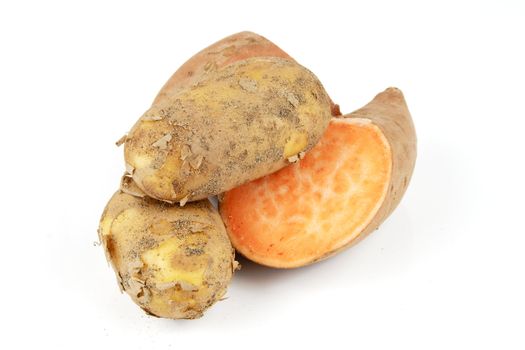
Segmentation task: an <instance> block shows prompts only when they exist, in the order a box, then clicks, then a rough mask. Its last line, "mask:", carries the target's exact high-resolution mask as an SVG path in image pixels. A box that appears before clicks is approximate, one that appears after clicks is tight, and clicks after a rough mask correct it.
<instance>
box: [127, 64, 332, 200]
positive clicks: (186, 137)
mask: <svg viewBox="0 0 525 350" xmlns="http://www.w3.org/2000/svg"><path fill="white" fill-rule="evenodd" d="M330 119H331V101H330V98H329V97H328V95H327V94H326V92H325V90H324V88H323V86H322V85H321V83H320V82H319V80H318V79H317V78H316V77H315V76H314V75H313V74H312V73H311V72H310V71H309V70H307V69H306V68H304V67H302V66H301V65H299V64H297V63H295V62H293V61H291V60H287V59H282V58H277V57H253V58H250V59H246V60H242V61H237V62H235V63H232V64H230V65H228V66H226V67H224V68H222V69H219V70H217V71H216V72H214V73H213V74H209V75H207V76H206V77H205V78H203V79H202V80H200V81H199V82H198V83H197V84H196V85H193V86H190V87H188V88H186V89H183V90H181V91H179V92H177V93H175V94H174V95H173V96H170V97H169V98H167V99H165V100H163V101H162V102H161V103H157V104H154V105H153V106H152V107H151V108H150V109H149V110H148V111H147V112H146V113H145V114H144V115H143V116H142V117H141V118H140V119H139V121H138V122H137V123H136V124H135V126H134V127H133V128H132V130H131V131H130V133H129V135H128V137H127V138H126V141H125V151H124V154H125V159H126V164H127V168H128V172H129V173H130V174H132V176H133V179H134V181H135V182H136V184H137V186H138V187H140V188H141V189H142V190H143V191H144V192H145V193H146V194H147V195H148V196H150V197H153V198H156V199H160V200H164V201H168V202H179V201H180V202H182V203H185V202H186V201H193V200H198V199H203V198H206V197H208V196H211V195H217V194H219V193H222V192H225V191H227V190H229V189H232V188H234V187H236V186H239V185H241V184H243V183H245V182H247V181H251V180H254V179H256V178H259V177H262V176H264V175H267V174H270V173H272V172H275V171H277V170H279V169H281V168H282V167H284V166H286V165H288V164H289V163H290V162H293V161H296V160H297V159H298V158H299V156H300V155H302V154H303V152H306V151H308V150H309V149H310V148H312V147H313V146H314V145H315V144H316V143H317V142H318V141H319V139H320V138H321V136H322V134H323V132H324V131H325V129H326V127H327V126H328V123H329V121H330Z"/></svg>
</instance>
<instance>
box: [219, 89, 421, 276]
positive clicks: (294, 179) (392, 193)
mask: <svg viewBox="0 0 525 350" xmlns="http://www.w3.org/2000/svg"><path fill="white" fill-rule="evenodd" d="M415 158H416V135H415V131H414V126H413V124H412V120H411V117H410V114H409V112H408V109H407V107H406V104H405V101H404V99H403V95H402V93H401V91H399V90H398V89H395V88H389V89H387V90H386V91H384V92H383V93H381V94H379V95H377V96H376V97H375V98H374V100H373V101H372V102H370V103H369V104H368V105H366V106H365V107H363V108H361V109H360V110H358V111H355V112H354V113H352V114H350V115H347V116H345V117H343V118H334V119H333V120H332V121H331V123H330V126H329V127H328V129H327V131H326V133H325V134H324V136H323V138H322V139H321V140H320V142H319V143H318V144H317V145H316V146H315V147H314V148H313V149H312V150H311V151H310V152H308V153H306V156H305V157H304V159H302V160H301V161H299V162H298V163H296V164H293V165H290V166H288V167H286V168H283V169H281V170H280V171H278V172H276V173H273V174H271V175H268V176H265V177H263V178H261V179H257V180H255V181H253V182H250V183H247V184H244V185H242V186H240V187H238V188H235V189H233V190H230V191H228V192H226V193H225V194H223V195H222V196H221V198H220V212H221V215H222V218H223V221H224V223H225V225H226V229H227V231H228V234H229V236H230V239H231V241H232V244H233V245H234V247H235V248H236V249H237V250H238V251H239V252H240V253H241V254H243V255H245V256H246V257H247V258H248V259H251V260H253V261H255V262H258V263H260V264H263V265H267V266H271V267H277V268H292V267H299V266H304V265H307V264H310V263H313V262H315V261H319V260H322V259H324V258H327V257H328V256H331V255H333V254H335V253H337V252H338V251H340V250H342V249H344V248H347V247H349V246H350V245H352V244H355V243H356V242H358V241H359V240H360V239H362V238H363V237H365V236H366V235H367V234H368V233H370V232H371V231H373V230H374V229H376V228H377V227H378V226H379V225H380V224H381V223H382V222H383V221H384V220H385V219H386V218H387V217H388V215H389V214H390V213H391V212H392V211H393V210H394V208H395V207H396V206H397V204H398V203H399V201H400V199H401V197H402V196H403V194H404V192H405V190H406V188H407V186H408V183H409V181H410V177H411V174H412V171H413V168H414V164H415ZM297 203H300V205H297Z"/></svg>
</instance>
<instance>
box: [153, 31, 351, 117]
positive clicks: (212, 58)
mask: <svg viewBox="0 0 525 350" xmlns="http://www.w3.org/2000/svg"><path fill="white" fill-rule="evenodd" d="M252 57H279V58H283V59H288V60H291V61H294V62H295V60H294V59H293V58H292V57H290V56H289V55H288V54H287V53H286V52H284V51H283V50H282V49H281V48H280V47H278V46H277V45H275V44H274V43H273V42H271V41H270V40H268V39H266V38H265V37H263V36H261V35H258V34H255V33H252V32H240V33H237V34H233V35H230V36H228V37H226V38H224V39H222V40H219V41H218V42H216V43H214V44H212V45H210V46H208V47H207V48H205V49H204V50H202V51H200V52H199V53H197V54H195V55H194V56H193V57H191V58H190V59H189V60H188V61H186V62H185V63H184V64H183V65H182V66H181V67H180V68H179V69H177V71H176V72H175V73H174V74H173V75H172V76H171V77H170V79H169V80H168V81H167V82H166V84H164V86H163V87H162V89H161V90H160V92H159V93H158V95H157V97H156V98H155V101H154V102H153V104H157V103H162V102H163V101H165V100H166V99H169V98H170V96H173V95H175V94H176V93H177V92H178V91H180V90H182V89H185V88H187V87H190V86H192V85H195V84H196V83H197V82H198V81H199V80H201V79H203V78H204V77H206V76H207V75H209V74H212V73H213V72H215V71H216V70H217V69H220V68H223V67H225V66H227V65H229V64H231V63H235V62H237V61H240V60H245V59H248V58H252ZM330 104H331V110H332V115H333V116H338V115H341V112H340V111H339V106H338V105H336V104H334V103H333V102H332V101H331V100H330Z"/></svg>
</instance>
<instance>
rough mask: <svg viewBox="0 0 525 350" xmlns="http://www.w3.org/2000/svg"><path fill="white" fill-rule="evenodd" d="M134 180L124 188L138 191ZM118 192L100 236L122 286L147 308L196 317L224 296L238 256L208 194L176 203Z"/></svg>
mask: <svg viewBox="0 0 525 350" xmlns="http://www.w3.org/2000/svg"><path fill="white" fill-rule="evenodd" d="M133 187H134V185H133V183H132V182H129V181H124V182H123V187H122V188H123V191H125V192H128V193H134V194H138V195H140V190H138V189H136V188H135V189H134V188H133ZM128 193H124V192H121V191H119V192H117V193H115V195H113V197H112V198H111V200H110V201H109V203H108V204H107V206H106V209H105V210H104V213H103V215H102V219H101V221H100V228H99V236H100V241H101V242H102V244H103V246H104V248H105V252H106V256H107V258H108V261H109V262H110V263H111V265H112V266H113V268H114V270H115V273H116V275H117V280H118V282H119V286H120V288H121V290H123V291H125V292H126V293H127V294H129V296H130V297H131V298H132V299H133V301H134V302H135V303H137V304H138V305H139V306H140V307H141V308H142V309H143V310H144V311H146V312H147V313H148V314H151V315H154V316H158V317H165V318H197V317H200V316H201V315H202V313H203V311H204V310H205V309H206V308H208V307H209V306H211V305H212V304H213V303H215V302H216V301H217V300H219V299H220V298H222V296H223V295H224V293H225V292H226V288H227V286H228V283H229V281H230V279H231V278H232V273H233V269H234V266H235V264H236V262H235V261H234V251H233V249H232V246H231V244H230V241H229V240H228V236H227V234H226V231H225V228H224V225H223V223H222V221H221V219H220V216H219V214H218V213H217V211H216V209H215V208H213V207H212V205H211V204H210V202H209V201H208V200H202V201H198V202H193V203H190V204H188V205H186V206H185V207H184V208H180V207H179V206H178V205H170V204H167V203H163V202H159V201H156V200H154V199H150V198H147V197H144V198H139V197H136V196H133V195H131V194H128Z"/></svg>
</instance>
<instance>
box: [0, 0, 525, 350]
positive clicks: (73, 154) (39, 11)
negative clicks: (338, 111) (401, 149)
mask: <svg viewBox="0 0 525 350" xmlns="http://www.w3.org/2000/svg"><path fill="white" fill-rule="evenodd" d="M364 3H365V2H363V4H361V5H357V4H352V3H350V2H343V1H341V2H340V3H335V2H333V3H332V2H330V1H317V2H313V3H310V4H308V3H307V2H305V1H297V2H295V1H289V2H285V1H275V2H274V1H268V0H265V1H260V2H258V3H255V2H253V3H252V2H249V1H243V2H240V3H238V4H234V3H230V2H227V1H210V2H206V3H204V2H198V1H186V2H184V1H179V2H175V1H171V2H168V1H167V2H156V1H147V2H143V3H142V4H141V5H139V4H137V3H134V2H130V1H122V2H110V1H99V2H96V1H86V2H85V3H80V2H76V3H75V2H73V1H64V2H62V3H59V2H56V1H34V2H28V1H16V2H15V1H12V2H7V1H2V2H1V3H0V63H1V64H0V146H1V147H0V152H1V153H0V159H1V163H0V167H1V172H0V184H1V186H2V187H1V189H0V194H1V197H0V198H1V202H0V203H1V204H0V205H1V211H0V213H1V214H0V216H1V226H0V227H1V229H0V233H1V235H2V236H1V240H0V242H1V247H2V249H1V253H0V259H1V260H0V262H1V266H2V273H1V276H2V282H1V288H0V296H1V300H2V309H1V312H0V318H1V320H2V321H3V326H2V332H1V333H2V335H1V337H0V348H2V349H17V348H25V349H35V348H42V349H62V348H64V349H92V348H95V349H106V348H112V349H121V348H125V349H165V348H169V347H171V348H174V349H175V348H180V349H194V348H195V349H196V348H201V347H203V348H204V347H208V348H211V347H212V346H213V349H216V348H219V349H221V348H227V349H232V348H240V347H244V348H246V349H259V348H264V349H283V348H288V349H298V348H305V347H306V348H308V347H310V346H311V347H316V348H320V349H325V348H348V349H395V348H399V349H454V348H458V349H481V348H491V349H524V348H525V223H524V220H523V218H524V216H525V205H524V200H523V198H525V189H524V184H523V183H524V182H523V181H524V179H525V171H524V163H525V155H524V153H525V137H524V131H525V69H524V65H525V54H524V48H525V5H523V4H524V3H523V2H522V1H514V2H510V1H509V2H504V1H495V2H494V3H493V4H490V3H488V2H485V1H473V2H459V1H452V2H448V1H437V2H434V3H433V4H430V3H427V4H423V2H416V1H414V2H412V3H410V2H404V1H385V2H378V1H367V2H366V5H365V4H364ZM241 30H252V31H255V32H257V33H260V34H262V35H264V36H266V37H268V38H269V39H271V40H273V41H275V42H276V43H277V44H278V45H280V46H281V47H282V48H284V49H285V50H286V51H287V52H288V53H290V54H291V55H292V56H293V57H294V58H296V59H297V60H298V61H299V62H301V63H302V64H303V65H305V66H307V67H308V68H310V69H311V70H312V71H314V72H315V73H316V74H317V75H318V77H319V78H320V79H321V81H322V82H323V83H324V85H325V87H326V89H327V90H328V92H329V93H330V95H331V96H332V98H333V99H334V100H335V101H336V102H337V103H339V104H340V105H341V107H342V110H343V111H344V112H346V113H348V112H351V111H352V110H354V109H357V108H359V107H361V106H362V105H364V104H366V103H367V102H368V101H369V100H370V99H372V98H373V97H374V95H375V94H377V93H379V92H380V91H382V90H384V89H385V88H386V87H388V86H397V87H399V88H401V89H402V90H403V91H404V93H405V97H406V99H407V102H408V105H409V108H410V110H411V112H412V115H413V118H414V121H415V124H416V129H417V133H418V138H419V155H418V160H417V165H416V171H415V173H414V177H413V181H412V183H411V186H410V187H409V190H408V192H407V194H406V196H405V198H404V200H403V201H402V203H401V205H400V206H399V207H398V209H397V211H396V212H395V213H394V214H393V215H392V216H391V217H390V218H389V219H388V220H387V222H385V224H384V225H382V227H381V228H380V229H379V230H378V231H376V232H375V233H373V234H372V235H371V236H370V237H369V238H367V239H366V240H365V241H363V242H362V243H360V244H359V245H357V246H356V247H354V248H352V249H350V250H348V251H345V252H343V253H341V254H339V255H338V256H336V257H334V258H332V259H330V260H328V261H325V262H322V263H319V264H316V265H313V266H310V267H307V268H301V269H297V270H290V271H278V270H271V269H268V268H263V267H260V266H256V265H254V264H251V263H248V262H245V261H244V260H241V262H242V263H243V265H244V268H243V269H242V270H241V271H240V272H238V273H237V275H236V276H235V279H234V281H233V284H232V285H231V287H230V289H229V292H228V296H229V298H228V299H227V300H225V301H223V302H220V303H218V304H217V305H215V306H214V307H212V308H211V309H210V310H209V311H208V312H207V313H206V314H205V316H204V317H203V318H201V319H199V320H195V321H184V320H183V321H170V320H162V319H156V318H151V317H148V316H146V315H144V314H143V313H142V312H141V310H140V309H138V308H137V307H136V306H135V305H134V304H133V303H132V302H131V301H130V300H129V298H128V297H127V296H126V295H121V294H120V293H119V291H118V288H117V284H116V282H115V280H114V276H113V273H112V271H111V269H110V268H109V267H108V265H107V263H106V260H105V257H104V255H103V252H102V249H101V247H96V246H94V245H93V242H95V241H96V240H97V234H96V229H97V226H98V220H99V217H100V214H101V212H102V209H103V207H104V205H105V204H106V201H107V200H108V198H109V197H110V195H111V194H112V193H113V192H114V191H115V190H116V188H117V184H118V179H119V176H120V174H121V173H122V171H123V160H122V158H123V157H122V154H121V152H122V150H121V149H117V148H116V147H115V145H114V142H115V141H116V140H117V139H118V138H119V137H120V136H122V134H123V133H124V132H126V131H127V130H128V128H129V127H130V126H131V125H132V124H133V123H134V122H135V120H136V119H137V118H138V117H139V116H140V115H141V114H142V112H144V111H145V110H146V109H147V108H148V106H149V105H150V103H151V102H152V100H153V97H154V96H155V95H156V93H157V91H158V90H159V89H160V87H161V86H162V85H163V83H164V82H165V81H166V80H167V79H168V77H169V76H170V75H171V74H172V73H173V72H174V71H175V69H176V68H177V67H178V66H179V65H180V64H182V63H183V62H184V61H185V60H186V59H187V58H189V57H190V56H191V55H193V54H194V53H196V52H197V51H198V50H200V49H202V48H204V47H205V46H207V45H209V44H211V43H213V42H215V41H216V40H218V39H221V38H222V37H224V36H226V35H230V34H233V33H235V32H238V31H241Z"/></svg>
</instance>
